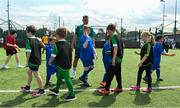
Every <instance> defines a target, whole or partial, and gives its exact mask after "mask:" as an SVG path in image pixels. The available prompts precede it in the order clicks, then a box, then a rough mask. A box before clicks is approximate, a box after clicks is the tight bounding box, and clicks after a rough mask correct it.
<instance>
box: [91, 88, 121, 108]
mask: <svg viewBox="0 0 180 108" xmlns="http://www.w3.org/2000/svg"><path fill="white" fill-rule="evenodd" d="M119 94H120V93H113V94H110V95H100V94H99V93H98V92H97V91H95V92H93V95H95V96H101V97H102V98H101V100H100V101H99V102H91V103H88V107H109V106H111V105H112V104H113V103H114V102H115V101H116V96H117V95H119Z"/></svg>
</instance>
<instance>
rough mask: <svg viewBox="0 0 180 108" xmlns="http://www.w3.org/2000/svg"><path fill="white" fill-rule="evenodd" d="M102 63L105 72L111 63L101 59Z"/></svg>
mask: <svg viewBox="0 0 180 108" xmlns="http://www.w3.org/2000/svg"><path fill="white" fill-rule="evenodd" d="M103 63H104V68H105V70H106V72H107V71H108V69H109V67H110V65H111V62H108V61H103Z"/></svg>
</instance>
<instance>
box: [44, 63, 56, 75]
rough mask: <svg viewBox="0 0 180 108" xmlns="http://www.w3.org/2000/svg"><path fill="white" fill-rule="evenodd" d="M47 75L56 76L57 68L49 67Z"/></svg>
mask: <svg viewBox="0 0 180 108" xmlns="http://www.w3.org/2000/svg"><path fill="white" fill-rule="evenodd" d="M46 71H47V73H48V74H54V73H56V72H57V68H56V66H49V65H48V66H47V70H46Z"/></svg>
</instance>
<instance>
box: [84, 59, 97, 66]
mask: <svg viewBox="0 0 180 108" xmlns="http://www.w3.org/2000/svg"><path fill="white" fill-rule="evenodd" d="M81 61H82V63H83V66H84V67H89V66H94V60H93V59H92V60H82V59H81Z"/></svg>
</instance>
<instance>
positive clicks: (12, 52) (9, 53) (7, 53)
mask: <svg viewBox="0 0 180 108" xmlns="http://www.w3.org/2000/svg"><path fill="white" fill-rule="evenodd" d="M16 53H17V50H6V55H7V56H9V55H11V56H12V55H14V54H16Z"/></svg>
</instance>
